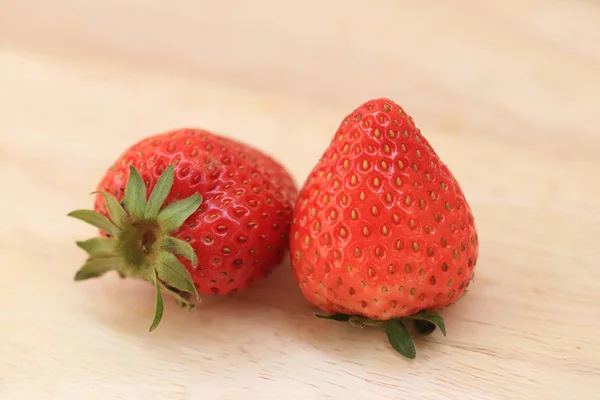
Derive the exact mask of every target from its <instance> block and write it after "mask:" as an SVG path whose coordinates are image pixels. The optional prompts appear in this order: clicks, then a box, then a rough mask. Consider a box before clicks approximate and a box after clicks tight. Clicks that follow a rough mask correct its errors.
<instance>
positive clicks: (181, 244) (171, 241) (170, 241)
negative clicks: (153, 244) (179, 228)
mask: <svg viewBox="0 0 600 400" xmlns="http://www.w3.org/2000/svg"><path fill="white" fill-rule="evenodd" d="M162 248H163V250H166V251H169V252H171V253H173V254H177V255H180V256H184V257H185V258H187V259H188V260H190V261H191V262H192V265H193V266H196V265H198V257H197V256H196V252H195V251H194V249H193V248H192V246H191V245H190V244H189V243H188V242H186V241H185V240H181V239H177V238H174V237H172V236H167V237H165V239H164V240H163V243H162Z"/></svg>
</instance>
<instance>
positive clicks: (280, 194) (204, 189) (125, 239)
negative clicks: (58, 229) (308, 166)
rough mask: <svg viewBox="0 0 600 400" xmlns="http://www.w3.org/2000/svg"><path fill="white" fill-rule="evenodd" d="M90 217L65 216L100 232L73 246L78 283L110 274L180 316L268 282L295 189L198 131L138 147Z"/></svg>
mask: <svg viewBox="0 0 600 400" xmlns="http://www.w3.org/2000/svg"><path fill="white" fill-rule="evenodd" d="M98 191H99V192H98V193H97V197H96V202H95V210H94V211H92V210H77V211H73V212H71V213H70V214H69V215H70V216H72V217H75V218H78V219H80V220H83V221H85V222H87V223H90V224H92V225H94V226H96V227H97V228H99V229H100V233H101V236H99V237H94V238H91V239H89V240H86V241H83V242H78V243H77V244H78V245H79V247H81V248H82V249H83V250H85V251H86V252H87V253H88V254H89V259H88V260H87V262H86V263H85V264H84V265H83V266H82V267H81V269H80V270H79V271H78V272H77V274H76V275H75V279H76V280H83V279H88V278H92V277H98V276H101V275H103V274H104V273H106V272H108V271H116V272H117V273H118V274H119V275H121V277H133V278H139V279H143V280H145V281H148V282H150V283H151V284H152V285H154V286H155V288H156V314H155V318H154V321H153V323H152V325H151V327H150V330H153V329H154V328H156V326H157V325H158V323H159V322H160V319H161V317H162V313H163V302H162V295H161V293H162V292H164V293H167V294H169V295H171V296H172V297H174V298H175V299H176V300H177V301H178V302H179V303H180V304H181V305H182V306H183V305H185V306H189V307H190V308H191V307H192V306H193V303H192V300H193V299H192V297H196V298H197V297H198V295H199V294H218V295H223V294H228V293H231V292H234V291H238V290H241V289H244V288H246V287H248V286H249V285H250V284H252V283H253V282H255V281H257V280H258V279H260V278H262V277H264V276H265V275H267V274H269V273H270V272H271V271H272V270H273V269H274V268H275V267H276V266H277V265H279V264H280V262H281V261H282V259H283V257H284V255H285V252H286V251H287V248H288V243H289V239H288V231H289V226H290V222H291V214H292V210H293V205H294V202H295V199H296V195H297V189H296V186H295V184H294V182H293V179H292V178H291V176H290V175H289V174H288V172H287V171H286V170H285V169H284V168H283V167H282V166H281V165H280V164H279V163H278V162H276V161H275V160H273V159H272V158H271V157H269V156H267V155H266V154H263V153H261V152H260V151H258V150H256V149H254V148H251V147H249V146H247V145H245V144H242V143H240V142H237V141H234V140H232V139H227V138H225V137H222V136H219V135H216V134H214V133H211V132H207V131H204V130H200V129H182V130H175V131H171V132H166V133H162V134H158V135H155V136H151V137H148V138H145V139H143V140H141V141H140V142H138V143H137V144H135V145H133V146H131V147H130V148H129V149H128V150H127V151H125V153H124V154H122V155H121V157H120V158H119V159H118V160H117V161H116V162H115V164H114V165H113V166H112V167H111V168H110V169H109V170H108V172H107V173H106V175H105V176H104V177H103V178H102V180H101V182H100V184H99V185H98Z"/></svg>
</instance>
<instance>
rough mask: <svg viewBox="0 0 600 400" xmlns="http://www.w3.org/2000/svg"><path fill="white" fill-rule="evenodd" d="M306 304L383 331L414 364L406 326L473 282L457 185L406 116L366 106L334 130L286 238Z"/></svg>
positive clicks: (466, 216)
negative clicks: (307, 302)
mask: <svg viewBox="0 0 600 400" xmlns="http://www.w3.org/2000/svg"><path fill="white" fill-rule="evenodd" d="M290 241H291V243H290V251H291V256H292V269H293V271H294V274H295V277H296V279H297V281H298V284H299V287H300V290H301V291H302V293H303V294H304V296H305V297H306V298H307V299H308V300H309V301H310V302H311V303H312V304H314V305H315V306H316V307H318V308H320V309H321V310H323V311H325V312H327V313H329V314H331V315H329V316H323V317H325V318H330V319H334V320H341V321H350V322H351V323H353V324H355V325H359V326H364V325H382V326H384V327H385V330H386V332H387V336H388V339H389V341H390V343H391V345H392V346H393V348H394V349H396V350H397V351H398V352H400V353H401V354H403V355H404V356H406V357H409V358H414V357H415V354H416V352H415V347H414V343H413V341H412V338H411V336H410V334H409V331H408V330H407V327H406V325H405V323H404V321H406V320H407V319H410V320H413V321H417V322H416V328H417V330H418V331H419V332H421V333H430V332H432V331H433V330H434V329H435V327H436V326H437V327H439V328H440V330H441V331H442V332H443V333H444V334H445V332H446V331H445V326H444V322H443V320H442V318H441V317H440V316H439V315H438V314H436V313H435V311H436V310H440V309H442V308H444V307H446V306H448V305H449V304H451V303H452V302H454V301H456V300H457V299H458V298H459V297H460V296H461V295H462V294H463V293H464V291H465V288H466V287H467V285H468V283H469V282H470V281H471V279H472V277H473V269H474V267H475V264H476V262H477V255H478V246H479V245H478V240H477V232H476V229H475V224H474V220H473V215H472V213H471V209H470V207H469V205H468V204H467V201H466V200H465V197H464V195H463V192H462V190H461V188H460V185H459V184H458V182H457V181H456V179H455V178H454V176H453V175H452V173H451V172H450V171H449V169H448V167H447V166H446V165H445V164H444V163H443V162H442V161H441V160H440V158H439V157H438V156H437V154H436V153H435V151H434V150H433V149H432V147H431V146H430V145H429V143H428V142H427V140H426V139H425V137H423V135H422V134H421V132H420V131H419V129H418V128H417V127H416V126H415V124H414V123H413V120H412V118H411V117H410V116H409V115H407V114H406V113H405V112H404V110H403V109H402V108H401V107H400V106H399V105H397V104H396V103H394V102H393V101H391V100H389V99H385V98H382V99H375V100H371V101H368V102H366V103H364V104H362V105H361V106H360V107H358V108H357V109H356V110H355V111H354V112H352V113H351V114H350V115H348V116H347V117H346V118H345V119H344V120H343V122H342V123H341V125H340V127H339V129H338V131H337V132H336V134H335V136H334V138H333V140H332V141H331V143H330V145H329V147H328V148H327V149H326V150H325V153H324V154H323V156H322V157H321V159H320V161H319V163H318V164H317V165H316V166H315V167H314V169H313V170H312V172H311V173H310V175H309V177H308V179H307V180H306V182H305V183H304V185H303V187H302V189H301V191H300V194H299V196H298V201H297V204H296V207H295V211H294V215H293V221H292V226H291V230H290Z"/></svg>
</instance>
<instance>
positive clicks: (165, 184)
mask: <svg viewBox="0 0 600 400" xmlns="http://www.w3.org/2000/svg"><path fill="white" fill-rule="evenodd" d="M174 179H175V167H173V166H172V165H169V166H168V167H167V168H166V169H165V170H164V171H163V173H162V174H161V175H160V177H159V178H158V181H157V182H156V185H155V186H154V189H152V193H150V198H149V199H148V204H147V205H146V210H145V213H144V216H145V218H146V219H155V218H156V216H157V215H158V212H159V211H160V208H161V207H162V205H163V203H164V202H165V200H166V199H167V196H168V195H169V192H170V191H171V187H172V186H173V180H174Z"/></svg>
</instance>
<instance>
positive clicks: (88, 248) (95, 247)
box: [75, 237, 119, 257]
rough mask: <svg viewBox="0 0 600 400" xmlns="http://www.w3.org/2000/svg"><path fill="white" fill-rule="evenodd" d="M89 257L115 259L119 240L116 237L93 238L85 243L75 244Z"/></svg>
mask: <svg viewBox="0 0 600 400" xmlns="http://www.w3.org/2000/svg"><path fill="white" fill-rule="evenodd" d="M75 243H76V244H77V246H79V247H80V248H81V249H83V250H84V251H85V252H86V253H88V254H89V255H90V257H116V256H117V255H118V254H117V253H118V249H117V245H118V243H119V240H118V239H117V238H116V237H110V238H106V237H94V238H91V239H88V240H85V241H79V242H75Z"/></svg>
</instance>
